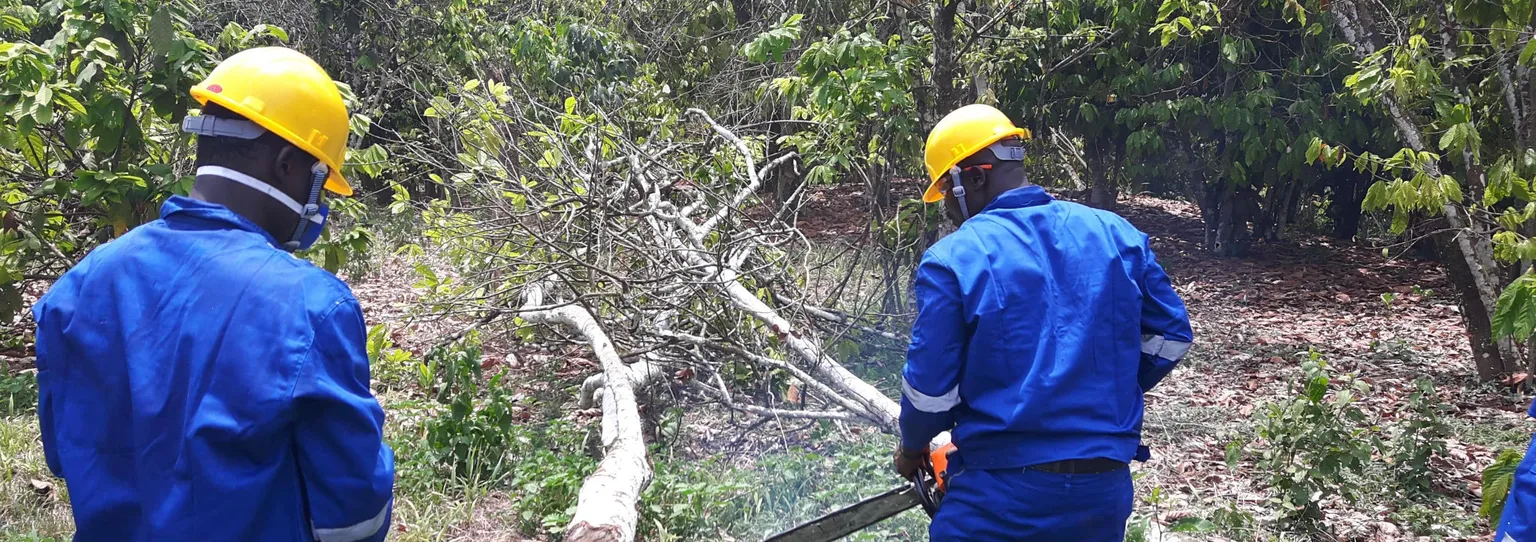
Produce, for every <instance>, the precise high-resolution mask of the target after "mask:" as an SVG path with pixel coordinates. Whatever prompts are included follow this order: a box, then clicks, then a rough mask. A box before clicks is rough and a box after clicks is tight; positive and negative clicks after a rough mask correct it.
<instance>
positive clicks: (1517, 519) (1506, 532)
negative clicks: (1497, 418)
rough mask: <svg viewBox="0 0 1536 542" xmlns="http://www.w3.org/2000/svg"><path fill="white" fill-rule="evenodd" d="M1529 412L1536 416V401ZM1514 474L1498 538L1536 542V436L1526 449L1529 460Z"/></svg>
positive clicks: (1499, 541) (1500, 540) (1497, 540)
mask: <svg viewBox="0 0 1536 542" xmlns="http://www.w3.org/2000/svg"><path fill="white" fill-rule="evenodd" d="M1526 415H1528V416H1531V417H1533V418H1536V404H1532V405H1531V409H1530V410H1529V411H1528V412H1527V413H1526ZM1514 476H1515V479H1514V483H1513V484H1512V485H1511V486H1510V488H1509V498H1508V499H1507V500H1505V501H1504V515H1502V516H1500V517H1499V523H1498V525H1497V528H1498V533H1497V534H1496V535H1495V536H1494V541H1495V542H1536V438H1533V439H1532V440H1531V444H1530V446H1529V447H1527V448H1526V450H1525V459H1522V460H1521V461H1520V466H1519V467H1516V468H1515V475H1514ZM1484 490H1485V491H1486V490H1487V488H1484Z"/></svg>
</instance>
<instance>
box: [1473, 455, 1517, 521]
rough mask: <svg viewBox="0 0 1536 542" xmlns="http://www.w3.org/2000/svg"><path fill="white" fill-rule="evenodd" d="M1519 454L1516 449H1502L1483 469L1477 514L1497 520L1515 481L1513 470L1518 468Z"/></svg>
mask: <svg viewBox="0 0 1536 542" xmlns="http://www.w3.org/2000/svg"><path fill="white" fill-rule="evenodd" d="M1521 459H1522V458H1521V455H1520V452H1519V451H1518V450H1504V451H1503V452H1500V453H1499V458H1498V459H1496V460H1494V462H1493V464H1492V465H1489V466H1488V468H1486V469H1483V502H1482V505H1481V506H1479V507H1478V510H1477V514H1478V515H1479V516H1482V517H1484V518H1486V519H1489V520H1493V521H1497V518H1499V517H1500V516H1502V515H1503V514H1504V503H1505V501H1506V500H1507V499H1508V498H1509V489H1510V487H1511V486H1513V485H1514V482H1515V470H1516V469H1518V468H1519V466H1520V461H1521Z"/></svg>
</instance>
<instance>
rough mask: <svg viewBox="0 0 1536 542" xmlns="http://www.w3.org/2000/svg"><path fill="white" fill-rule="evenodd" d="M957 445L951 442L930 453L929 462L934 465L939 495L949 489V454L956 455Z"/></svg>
mask: <svg viewBox="0 0 1536 542" xmlns="http://www.w3.org/2000/svg"><path fill="white" fill-rule="evenodd" d="M958 449H959V448H956V447H955V443H953V442H951V443H949V444H945V445H943V446H940V447H939V448H938V449H936V450H934V451H932V452H929V453H928V462H929V463H932V464H933V479H934V480H935V481H937V484H936V485H937V486H938V490H939V493H943V492H944V491H946V490H947V489H948V482H949V454H952V453H955V450H958Z"/></svg>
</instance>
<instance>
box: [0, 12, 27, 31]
mask: <svg viewBox="0 0 1536 542" xmlns="http://www.w3.org/2000/svg"><path fill="white" fill-rule="evenodd" d="M0 27H4V28H8V29H10V30H11V31H12V32H15V33H17V34H22V35H23V36H25V35H26V34H28V33H31V32H32V29H30V28H27V24H26V23H24V22H22V20H21V19H19V18H16V17H15V16H12V15H0Z"/></svg>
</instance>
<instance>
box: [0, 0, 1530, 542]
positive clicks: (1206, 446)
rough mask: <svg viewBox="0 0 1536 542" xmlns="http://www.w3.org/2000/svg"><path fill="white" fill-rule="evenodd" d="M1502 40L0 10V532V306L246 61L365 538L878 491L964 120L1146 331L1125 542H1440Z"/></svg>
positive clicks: (147, 177)
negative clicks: (355, 348)
mask: <svg viewBox="0 0 1536 542" xmlns="http://www.w3.org/2000/svg"><path fill="white" fill-rule="evenodd" d="M1533 3H1536V0H1519V1H1512V0H1502V1H1494V0H1453V1H1450V2H1432V1H1392V0H1375V1H1367V0H1323V1H1315V0H1308V1H1301V0H1289V1H1275V0H1229V1H1225V2H1209V1H1199V2H1196V1H1187V0H1162V1H1138V0H1122V1H1114V0H817V1H810V0H805V1H801V0H730V1H719V0H717V1H706V0H610V1H603V0H518V1H510V2H509V1H499V2H498V1H487V0H345V1H343V0H277V1H270V2H235V1H229V0H151V1H141V2H134V1H128V0H46V1H41V0H0V322H4V323H5V327H4V331H3V332H0V355H3V358H0V362H3V363H0V539H3V540H59V539H66V538H67V537H68V535H69V533H70V531H71V522H70V519H69V505H68V502H69V497H68V491H67V488H66V487H65V485H64V484H63V483H62V481H60V480H56V479H54V478H52V477H51V476H50V475H49V474H48V472H47V469H46V467H45V466H44V462H43V459H42V451H41V447H40V444H39V443H38V440H37V428H36V418H35V414H34V413H33V410H34V409H35V406H36V405H35V401H36V391H35V390H36V387H35V376H34V373H35V370H34V369H33V367H32V365H33V358H32V356H33V355H34V354H33V351H32V345H31V343H32V338H31V329H30V327H29V326H30V324H29V320H30V318H28V315H27V312H26V311H27V309H28V308H29V307H30V305H31V303H33V302H34V301H35V300H36V299H37V296H39V295H40V294H41V293H42V292H43V291H45V290H46V288H47V287H48V284H49V283H50V282H51V281H52V280H53V279H55V278H57V277H58V276H59V275H60V274H61V273H63V272H64V271H66V270H67V269H69V267H70V266H72V265H73V264H75V263H76V262H78V261H79V260H80V259H81V258H82V257H84V256H85V255H86V254H87V253H88V252H89V251H90V250H91V249H92V248H93V247H96V246H99V245H100V244H102V243H105V242H109V241H110V240H111V239H113V238H114V237H116V236H119V235H122V234H123V233H124V232H126V231H127V230H129V229H131V228H132V227H134V226H136V225H138V224H142V223H144V222H146V221H149V220H153V219H155V218H156V217H157V215H158V206H159V203H160V202H161V201H163V200H164V199H165V198H166V197H168V196H169V195H172V194H177V193H185V192H186V191H187V190H188V188H189V186H190V184H189V183H190V182H191V176H190V175H191V173H192V171H191V167H190V158H191V149H192V146H191V145H190V143H191V139H190V137H189V136H186V135H184V134H182V133H180V132H179V131H178V130H177V127H178V126H179V125H180V121H181V119H182V118H183V116H184V115H186V114H187V113H188V111H189V110H192V109H195V107H196V104H195V102H193V101H192V100H191V98H190V96H189V95H188V94H187V90H188V88H190V87H191V85H193V84H195V83H196V82H197V81H199V80H200V79H201V78H202V76H204V75H205V74H206V73H207V71H208V70H209V69H211V68H212V66H214V65H215V64H217V62H218V61H219V59H221V58H223V57H225V56H228V55H229V54H232V53H234V52H236V51H239V50H242V49H245V48H249V47H255V46H262V45H287V46H290V47H295V48H297V49H299V50H302V51H304V52H305V53H307V54H309V55H311V56H312V57H314V58H315V59H316V60H318V61H319V62H320V63H321V64H322V65H324V66H325V67H326V69H327V70H328V71H329V72H330V74H331V75H332V76H333V77H335V78H336V79H337V80H338V81H340V82H341V83H342V84H343V87H344V88H343V90H344V94H345V95H346V98H347V100H348V102H349V106H350V109H351V111H352V113H353V123H352V126H351V128H352V141H351V148H352V151H351V154H350V155H349V160H348V162H349V163H348V165H347V168H346V169H347V171H346V173H347V175H348V178H349V179H352V181H353V183H354V185H355V186H357V187H358V188H359V190H358V195H357V196H356V197H354V198H351V199H344V200H342V199H338V200H334V201H333V202H332V204H333V209H334V210H335V211H336V212H335V213H333V214H332V216H333V219H334V220H333V221H332V223H331V226H330V228H329V229H328V231H327V232H326V234H325V237H324V238H323V239H322V241H321V243H319V244H318V245H317V246H316V247H315V248H314V249H313V250H311V251H309V252H308V253H306V254H305V255H304V256H305V257H308V258H310V259H312V260H313V261H314V262H315V263H316V264H317V265H321V266H323V267H325V268H326V269H328V270H330V271H332V272H335V273H338V274H339V275H341V276H342V277H343V278H345V279H346V280H347V281H348V282H349V283H350V284H351V285H352V286H353V288H354V290H355V291H356V293H357V294H358V296H359V298H360V299H361V300H362V302H363V306H364V308H365V310H366V312H367V317H368V323H369V325H370V333H369V344H368V351H369V354H370V356H371V357H372V362H373V376H374V378H375V383H374V389H375V392H376V393H377V394H378V395H379V396H380V399H381V401H382V402H383V403H384V405H385V408H386V410H387V411H388V415H389V422H388V427H387V433H388V434H387V438H388V440H389V442H390V443H391V445H393V446H394V447H395V449H396V451H397V459H398V461H399V472H398V477H397V487H396V493H397V500H396V505H395V506H396V512H395V525H394V527H393V529H394V531H395V532H394V534H393V535H392V539H394V540H545V539H566V540H630V539H636V538H638V539H642V540H759V539H761V538H762V537H763V536H765V535H767V534H771V533H772V532H775V531H777V530H779V529H783V528H786V527H789V526H791V525H793V524H795V523H797V522H799V521H803V520H806V519H809V518H811V517H815V516H816V515H818V514H821V513H824V512H826V511H829V510H831V509H834V508H837V507H839V506H842V505H846V504H849V503H851V502H853V501H856V500H858V499H860V498H862V497H865V496H870V495H873V494H877V493H879V492H881V491H884V490H885V489H887V488H889V487H892V486H895V485H897V484H898V483H899V480H896V479H895V477H894V475H893V474H890V472H889V467H888V461H889V460H888V454H889V450H890V449H891V448H892V447H893V446H894V443H895V439H894V438H893V437H892V433H893V432H894V431H895V424H894V420H895V414H896V407H895V405H896V404H895V403H894V402H893V398H895V397H897V396H898V393H899V378H900V377H899V371H900V367H901V363H902V359H903V354H904V350H905V346H906V332H907V330H908V329H909V328H910V325H911V320H912V316H913V312H914V311H913V306H912V300H911V297H910V290H911V277H912V272H913V269H914V266H915V264H916V262H917V260H918V258H919V257H920V256H921V254H922V252H923V250H924V249H925V248H926V247H927V246H929V245H930V244H932V243H933V242H934V241H935V240H936V239H938V238H939V237H940V236H941V235H943V234H944V233H945V232H946V231H947V230H948V229H949V227H948V226H947V225H946V224H944V223H943V222H944V221H943V220H942V218H941V216H940V211H939V209H938V208H937V207H936V206H924V205H922V204H921V203H920V202H919V201H917V200H916V199H914V198H916V197H917V194H918V193H919V192H920V190H921V187H922V184H923V179H921V178H922V177H923V173H922V162H921V156H922V147H923V140H924V138H925V137H926V134H927V131H928V129H929V127H931V126H932V125H933V124H934V122H936V121H937V119H938V118H940V117H942V115H943V114H945V113H947V112H948V111H950V110H953V109H954V108H956V107H958V106H960V105H964V104H968V103H974V102H984V103H990V104H994V105H996V106H997V107H999V108H1000V109H1002V110H1003V111H1004V112H1006V113H1008V114H1009V115H1010V116H1011V117H1012V118H1013V119H1014V120H1015V122H1016V123H1018V124H1020V125H1021V126H1025V127H1028V128H1029V129H1030V130H1031V131H1032V133H1033V136H1034V137H1033V139H1031V140H1030V141H1029V143H1028V145H1029V158H1028V160H1027V167H1028V168H1029V171H1030V175H1031V178H1032V180H1034V181H1035V182H1037V183H1039V184H1041V185H1043V186H1046V187H1047V188H1048V189H1049V190H1051V191H1052V192H1053V193H1054V194H1056V195H1058V196H1059V197H1062V198H1065V199H1073V200H1077V201H1081V202H1084V203H1088V204H1091V205H1095V206H1098V207H1102V208H1109V209H1114V210H1116V211H1117V212H1120V213H1122V214H1124V215H1125V216H1127V217H1128V218H1130V219H1131V220H1132V222H1133V223H1135V224H1136V225H1137V226H1138V227H1140V228H1142V229H1143V230H1144V231H1146V232H1148V233H1149V234H1151V235H1152V237H1153V245H1154V249H1155V250H1156V251H1157V252H1158V256H1159V259H1160V260H1162V261H1163V262H1164V265H1165V266H1166V267H1167V268H1168V270H1169V272H1170V274H1171V275H1172V276H1173V278H1174V282H1175V286H1176V288H1177V289H1178V290H1179V292H1180V294H1181V295H1183V296H1184V298H1185V300H1186V302H1187V303H1188V304H1189V306H1190V309H1191V313H1192V315H1193V318H1194V324H1195V330H1196V336H1197V343H1198V344H1197V347H1196V349H1195V350H1194V351H1192V353H1191V354H1190V356H1189V358H1187V359H1186V360H1185V362H1184V364H1183V368H1181V369H1179V370H1178V371H1176V372H1175V373H1174V375H1173V376H1172V377H1170V380H1169V381H1167V382H1166V383H1164V384H1163V385H1162V386H1160V387H1159V388H1158V389H1156V390H1155V391H1154V392H1153V393H1150V394H1148V396H1149V399H1148V400H1149V414H1148V421H1147V427H1146V429H1147V439H1148V443H1149V444H1151V445H1152V447H1153V456H1154V459H1153V460H1152V461H1151V462H1148V463H1146V464H1142V465H1138V466H1137V467H1136V476H1137V485H1138V504H1137V512H1136V514H1135V516H1133V517H1132V519H1131V523H1130V525H1129V530H1128V537H1127V538H1128V539H1132V540H1148V539H1191V538H1193V539H1229V540H1300V539H1317V540H1401V539H1410V538H1418V539H1434V540H1472V539H1485V538H1486V537H1487V536H1488V533H1489V532H1490V528H1489V523H1488V519H1487V518H1488V517H1494V518H1496V517H1497V514H1498V511H1499V507H1500V506H1501V505H1502V501H1503V496H1504V495H1505V494H1506V493H1507V490H1508V485H1509V481H1510V478H1511V474H1512V473H1513V470H1514V465H1515V464H1516V463H1518V461H1519V460H1520V457H1521V454H1522V451H1523V450H1524V447H1525V446H1526V444H1527V443H1528V442H1529V440H1530V435H1531V427H1530V425H1529V423H1528V422H1527V421H1526V416H1525V410H1526V407H1527V406H1528V405H1529V403H1530V400H1531V399H1530V396H1529V394H1528V392H1527V388H1528V387H1529V382H1528V380H1527V379H1528V375H1529V374H1530V373H1531V371H1530V369H1529V368H1530V367H1531V364H1532V363H1533V359H1536V358H1533V356H1532V353H1533V351H1532V349H1531V346H1532V344H1533V343H1532V342H1531V339H1530V337H1531V335H1532V333H1531V332H1532V330H1533V329H1536V273H1533V272H1532V271H1531V262H1532V260H1533V259H1536V242H1533V241H1532V239H1531V236H1532V235H1533V234H1536V186H1533V185H1532V180H1533V177H1536V146H1533V130H1536V109H1533V108H1536V79H1533V77H1532V73H1531V67H1532V66H1533V65H1536V59H1533V57H1536V41H1533V40H1532V37H1533V34H1536V27H1533V25H1532V23H1533ZM925 528H926V519H925V517H923V516H922V514H921V512H908V513H907V514H905V515H903V516H901V517H899V518H896V519H894V520H892V521H889V522H887V523H885V524H882V525H879V526H877V527H875V528H873V529H871V530H869V531H867V532H865V533H862V534H860V535H858V536H856V537H854V539H857V540H910V539H918V538H920V537H921V533H923V532H924V531H925Z"/></svg>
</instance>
